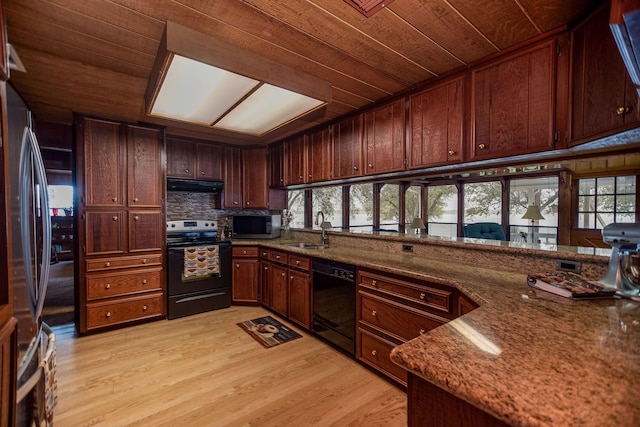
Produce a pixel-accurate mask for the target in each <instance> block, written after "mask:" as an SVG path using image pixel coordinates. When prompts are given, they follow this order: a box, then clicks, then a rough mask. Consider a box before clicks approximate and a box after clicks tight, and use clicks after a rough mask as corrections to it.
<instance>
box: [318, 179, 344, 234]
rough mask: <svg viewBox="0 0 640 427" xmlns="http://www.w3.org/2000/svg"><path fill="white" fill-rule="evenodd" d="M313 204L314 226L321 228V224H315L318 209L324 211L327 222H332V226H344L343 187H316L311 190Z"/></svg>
mask: <svg viewBox="0 0 640 427" xmlns="http://www.w3.org/2000/svg"><path fill="white" fill-rule="evenodd" d="M311 205H312V209H311V212H313V221H314V224H313V228H320V225H321V224H319V225H315V219H316V215H317V214H318V211H322V213H323V214H324V220H325V222H330V223H331V227H332V228H336V227H337V228H340V227H342V187H323V188H314V189H313V190H312V191H311Z"/></svg>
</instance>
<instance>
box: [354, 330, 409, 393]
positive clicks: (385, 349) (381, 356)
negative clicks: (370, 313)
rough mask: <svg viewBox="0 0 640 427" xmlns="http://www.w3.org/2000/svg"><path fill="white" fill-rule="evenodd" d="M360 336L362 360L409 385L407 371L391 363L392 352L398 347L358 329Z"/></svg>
mask: <svg viewBox="0 0 640 427" xmlns="http://www.w3.org/2000/svg"><path fill="white" fill-rule="evenodd" d="M358 335H359V338H360V340H359V342H360V352H359V354H360V360H361V361H363V362H365V363H367V364H368V365H371V366H373V367H374V368H376V369H378V370H379V371H382V372H383V373H384V374H386V375H388V376H390V377H391V378H393V379H395V380H396V381H398V382H400V383H402V384H403V385H407V370H406V369H404V368H402V367H400V366H398V365H396V364H395V363H393V362H392V361H391V350H392V349H393V348H394V347H395V346H396V345H395V344H393V343H392V342H390V341H387V340H385V339H383V338H380V337H378V336H376V335H373V334H371V333H369V332H367V331H364V330H362V329H358Z"/></svg>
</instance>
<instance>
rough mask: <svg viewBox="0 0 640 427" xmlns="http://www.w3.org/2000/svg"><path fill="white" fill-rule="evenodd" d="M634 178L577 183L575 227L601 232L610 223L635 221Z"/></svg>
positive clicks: (587, 179)
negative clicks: (576, 221) (599, 230)
mask: <svg viewBox="0 0 640 427" xmlns="http://www.w3.org/2000/svg"><path fill="white" fill-rule="evenodd" d="M636 209H637V204H636V177H635V176H618V177H606V178H584V179H580V180H579V181H578V227H579V228H590V229H602V228H604V226H605V225H607V224H610V223H612V222H634V221H635V213H636Z"/></svg>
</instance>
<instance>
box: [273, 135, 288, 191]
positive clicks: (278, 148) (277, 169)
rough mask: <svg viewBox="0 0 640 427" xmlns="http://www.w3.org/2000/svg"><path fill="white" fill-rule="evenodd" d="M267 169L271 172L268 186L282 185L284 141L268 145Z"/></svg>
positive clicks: (283, 175)
mask: <svg viewBox="0 0 640 427" xmlns="http://www.w3.org/2000/svg"><path fill="white" fill-rule="evenodd" d="M269 171H270V174H271V176H270V179H269V186H270V187H276V188H277V187H282V186H284V177H285V157H284V142H277V143H275V144H271V145H270V146H269Z"/></svg>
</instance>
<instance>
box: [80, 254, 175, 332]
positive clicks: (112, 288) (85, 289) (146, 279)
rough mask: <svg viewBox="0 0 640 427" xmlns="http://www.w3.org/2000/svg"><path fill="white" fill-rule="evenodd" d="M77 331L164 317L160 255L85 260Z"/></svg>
mask: <svg viewBox="0 0 640 427" xmlns="http://www.w3.org/2000/svg"><path fill="white" fill-rule="evenodd" d="M81 280H82V281H83V283H84V286H82V287H81V301H82V304H80V327H79V332H80V333H81V334H82V333H87V332H94V331H97V330H100V329H106V328H109V327H113V326H119V325H126V324H127V323H132V322H136V321H140V320H147V319H154V318H156V319H157V318H160V317H164V316H165V315H166V302H165V297H166V294H165V292H164V289H165V285H164V284H165V270H164V268H163V255H162V253H148V254H144V255H131V256H118V257H100V258H91V259H87V260H85V263H84V270H83V272H82V274H81Z"/></svg>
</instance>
